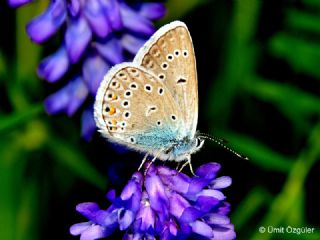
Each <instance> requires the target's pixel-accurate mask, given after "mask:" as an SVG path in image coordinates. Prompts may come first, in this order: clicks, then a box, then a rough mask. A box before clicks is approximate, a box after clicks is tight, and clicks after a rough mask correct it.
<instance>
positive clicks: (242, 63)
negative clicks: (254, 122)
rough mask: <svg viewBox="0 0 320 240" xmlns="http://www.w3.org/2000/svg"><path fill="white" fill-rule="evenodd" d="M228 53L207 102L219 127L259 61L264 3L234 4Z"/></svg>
mask: <svg viewBox="0 0 320 240" xmlns="http://www.w3.org/2000/svg"><path fill="white" fill-rule="evenodd" d="M234 4H235V7H234V13H233V19H232V22H231V28H230V30H229V31H230V33H229V36H228V42H227V43H226V46H225V47H224V48H226V50H225V51H224V52H223V54H224V56H223V58H224V59H223V60H222V63H221V66H222V67H221V72H219V76H218V77H216V76H210V77H212V78H214V79H216V80H215V84H214V85H213V86H212V87H211V90H210V93H209V96H210V98H209V100H208V107H207V108H208V109H209V111H208V117H209V118H210V119H214V121H215V124H216V126H218V127H220V128H223V127H224V126H225V125H226V124H227V122H228V119H229V117H230V114H231V110H232V104H233V102H234V99H235V97H236V96H237V94H238V93H239V91H241V85H242V83H243V82H244V81H246V80H247V79H248V77H249V76H251V75H252V72H253V71H254V69H255V64H256V62H257V60H256V57H257V48H256V44H255V41H254V39H253V38H254V34H255V32H256V28H257V26H258V25H257V23H258V20H257V19H258V17H259V13H260V7H261V1H258V0H254V1H252V0H241V1H235V2H234Z"/></svg>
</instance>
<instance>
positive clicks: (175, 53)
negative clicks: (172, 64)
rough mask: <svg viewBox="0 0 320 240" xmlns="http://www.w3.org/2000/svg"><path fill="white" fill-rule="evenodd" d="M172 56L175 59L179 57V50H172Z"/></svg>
mask: <svg viewBox="0 0 320 240" xmlns="http://www.w3.org/2000/svg"><path fill="white" fill-rule="evenodd" d="M174 55H175V56H176V57H179V56H180V50H178V49H176V50H174Z"/></svg>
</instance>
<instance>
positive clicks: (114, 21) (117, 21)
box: [100, 0, 123, 30]
mask: <svg viewBox="0 0 320 240" xmlns="http://www.w3.org/2000/svg"><path fill="white" fill-rule="evenodd" d="M100 3H101V6H102V7H103V8H104V9H105V11H106V15H107V16H108V19H109V23H110V25H111V27H112V29H114V30H121V29H122V27H123V24H122V19H121V14H120V5H119V2H118V1H117V0H108V1H105V0H101V1H100Z"/></svg>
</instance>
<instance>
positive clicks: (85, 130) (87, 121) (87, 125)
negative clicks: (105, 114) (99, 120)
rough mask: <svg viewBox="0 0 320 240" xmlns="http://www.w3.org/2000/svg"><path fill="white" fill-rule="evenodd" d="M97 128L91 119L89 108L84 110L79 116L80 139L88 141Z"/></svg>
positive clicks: (91, 114)
mask: <svg viewBox="0 0 320 240" xmlns="http://www.w3.org/2000/svg"><path fill="white" fill-rule="evenodd" d="M96 129H97V127H96V122H95V121H94V118H93V109H92V107H89V108H87V109H85V110H84V111H83V113H82V116H81V137H82V138H83V139H84V140H86V141H90V140H91V138H92V136H93V134H94V133H95V131H96Z"/></svg>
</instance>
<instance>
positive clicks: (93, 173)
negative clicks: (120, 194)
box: [48, 136, 107, 190]
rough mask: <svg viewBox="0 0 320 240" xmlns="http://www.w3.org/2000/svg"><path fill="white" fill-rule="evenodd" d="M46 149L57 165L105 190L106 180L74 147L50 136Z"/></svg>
mask: <svg viewBox="0 0 320 240" xmlns="http://www.w3.org/2000/svg"><path fill="white" fill-rule="evenodd" d="M48 149H49V151H50V153H51V156H53V158H54V159H55V160H56V161H57V162H58V163H60V164H63V165H65V166H66V167H68V168H69V169H70V170H71V171H72V172H73V173H74V174H75V175H77V176H78V177H80V178H82V179H83V180H85V181H87V182H89V183H91V184H92V185H94V186H96V187H98V188H100V189H103V190H104V189H105V188H106V185H107V180H106V178H105V177H103V176H102V175H101V174H100V173H99V172H98V171H97V170H96V169H95V168H94V167H93V166H92V165H91V164H90V162H89V161H88V160H87V159H86V158H85V157H84V155H82V154H81V151H80V150H79V149H77V148H76V147H75V146H74V145H72V144H71V143H69V142H66V141H65V140H63V139H61V138H57V137H55V136H52V137H51V138H50V140H49V141H48Z"/></svg>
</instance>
